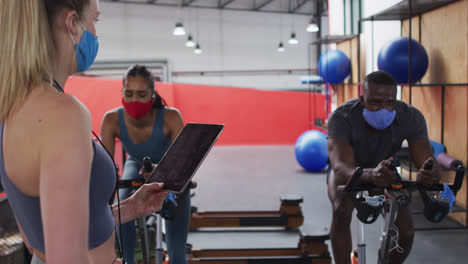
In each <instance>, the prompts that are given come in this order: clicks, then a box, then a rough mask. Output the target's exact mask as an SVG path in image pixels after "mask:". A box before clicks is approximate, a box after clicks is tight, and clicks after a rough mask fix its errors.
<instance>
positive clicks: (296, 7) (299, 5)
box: [289, 0, 309, 13]
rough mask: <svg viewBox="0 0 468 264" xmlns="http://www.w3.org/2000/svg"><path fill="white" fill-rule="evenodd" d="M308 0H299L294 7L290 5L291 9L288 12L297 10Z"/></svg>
mask: <svg viewBox="0 0 468 264" xmlns="http://www.w3.org/2000/svg"><path fill="white" fill-rule="evenodd" d="M308 1H309V0H302V1H301V2H299V3H298V4H297V5H296V6H295V7H294V8H292V7H291V9H290V10H289V13H294V12H296V11H297V10H299V9H300V8H301V7H302V6H304V4H305V3H307V2H308Z"/></svg>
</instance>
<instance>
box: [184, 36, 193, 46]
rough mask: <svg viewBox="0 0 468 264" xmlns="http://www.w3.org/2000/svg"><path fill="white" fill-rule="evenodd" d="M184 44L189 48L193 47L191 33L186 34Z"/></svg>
mask: <svg viewBox="0 0 468 264" xmlns="http://www.w3.org/2000/svg"><path fill="white" fill-rule="evenodd" d="M185 46H186V47H189V48H192V47H195V42H194V41H193V38H192V35H189V36H188V38H187V42H186V43H185Z"/></svg>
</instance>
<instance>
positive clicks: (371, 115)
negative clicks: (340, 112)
mask: <svg viewBox="0 0 468 264" xmlns="http://www.w3.org/2000/svg"><path fill="white" fill-rule="evenodd" d="M362 116H363V117H364V119H365V120H366V122H367V123H368V124H369V125H370V126H371V127H373V128H375V129H377V130H384V129H385V128H387V127H389V126H390V125H391V124H392V123H393V120H395V116H396V111H395V110H393V111H391V112H390V111H388V110H387V109H380V110H379V111H369V110H367V109H365V108H364V111H362Z"/></svg>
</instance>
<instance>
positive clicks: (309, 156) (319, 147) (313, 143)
mask: <svg viewBox="0 0 468 264" xmlns="http://www.w3.org/2000/svg"><path fill="white" fill-rule="evenodd" d="M327 141H328V140H327V136H326V135H325V134H324V133H322V132H320V131H318V130H309V131H306V132H304V133H303V134H302V135H300V136H299V138H298V139H297V141H296V149H295V153H296V160H297V162H299V164H300V165H301V166H302V168H304V169H305V170H308V171H321V170H323V169H324V168H325V167H326V166H327V160H328V142H327Z"/></svg>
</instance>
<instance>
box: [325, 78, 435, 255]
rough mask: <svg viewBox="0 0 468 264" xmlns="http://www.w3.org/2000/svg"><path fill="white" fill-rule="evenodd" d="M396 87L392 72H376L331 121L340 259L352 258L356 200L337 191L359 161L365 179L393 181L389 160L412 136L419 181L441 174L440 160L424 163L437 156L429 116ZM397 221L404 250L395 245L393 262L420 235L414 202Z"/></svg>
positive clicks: (335, 244) (334, 235)
mask: <svg viewBox="0 0 468 264" xmlns="http://www.w3.org/2000/svg"><path fill="white" fill-rule="evenodd" d="M396 93H397V84H396V82H395V80H394V79H393V78H392V76H390V75H389V74H387V73H385V72H382V71H377V72H373V73H370V74H369V75H367V76H366V78H365V80H364V83H363V92H362V96H360V98H359V99H352V100H349V101H347V102H345V103H343V105H341V106H340V107H338V108H337V109H336V110H335V111H334V112H333V114H332V115H331V116H330V119H329V121H328V151H329V159H330V171H329V175H328V197H329V199H330V201H331V204H332V210H333V216H332V224H331V230H330V238H331V243H332V248H333V256H334V260H335V263H337V264H342V263H350V252H351V243H352V242H351V232H350V224H351V218H352V212H353V204H352V202H351V199H350V197H349V195H348V194H347V193H342V192H337V191H336V187H337V186H338V185H344V184H346V182H347V181H348V179H349V178H350V177H351V175H352V174H353V171H354V170H355V168H356V167H358V166H359V167H361V168H364V172H363V175H362V176H361V179H360V180H361V181H362V182H365V183H370V184H373V185H377V186H381V187H385V186H389V185H391V184H392V183H394V182H395V181H396V177H397V176H396V173H395V172H394V171H392V170H390V169H389V168H388V162H389V161H387V160H388V159H389V158H390V157H393V156H395V154H396V153H397V151H398V150H400V148H401V145H402V143H403V141H404V140H407V141H408V145H409V150H410V153H411V157H412V159H413V162H414V163H415V164H416V166H417V167H418V168H420V169H419V171H418V176H417V181H418V182H421V183H423V184H425V185H430V184H432V183H435V182H438V181H439V180H440V177H441V174H440V170H439V167H438V165H437V164H435V168H434V169H433V170H431V171H428V170H424V169H423V168H424V163H425V162H427V160H428V159H429V158H431V157H433V154H432V149H431V144H430V143H429V139H428V135H427V126H426V121H425V119H424V116H423V115H422V114H421V112H419V111H418V110H417V109H416V108H414V107H412V106H409V105H407V104H405V103H404V102H401V101H398V100H397V99H396ZM435 163H436V162H435ZM395 224H396V226H397V227H398V230H399V235H400V236H399V245H400V246H401V247H402V248H403V252H402V253H398V252H397V250H395V251H393V252H392V254H391V260H390V263H402V262H403V261H404V260H405V259H406V257H407V256H408V254H409V252H410V250H411V247H412V243H413V236H414V231H413V223H412V219H411V212H410V210H409V208H408V207H400V208H399V210H398V216H397V219H396V221H395Z"/></svg>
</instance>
